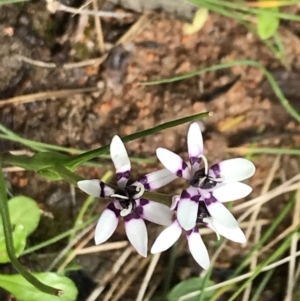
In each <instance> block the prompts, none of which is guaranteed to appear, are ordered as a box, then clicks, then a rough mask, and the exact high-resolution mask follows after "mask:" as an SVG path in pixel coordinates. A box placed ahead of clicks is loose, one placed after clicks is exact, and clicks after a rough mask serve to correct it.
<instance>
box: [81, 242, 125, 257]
mask: <svg viewBox="0 0 300 301" xmlns="http://www.w3.org/2000/svg"><path fill="white" fill-rule="evenodd" d="M126 246H128V241H127V240H124V241H117V242H111V243H106V244H103V245H100V246H92V247H88V248H84V249H80V250H76V254H77V255H82V254H90V253H99V252H105V251H110V250H117V249H122V248H125V247H126Z"/></svg>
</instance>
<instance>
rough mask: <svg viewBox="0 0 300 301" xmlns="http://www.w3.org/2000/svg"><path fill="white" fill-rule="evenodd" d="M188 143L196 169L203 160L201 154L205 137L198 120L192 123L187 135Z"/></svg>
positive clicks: (191, 159) (193, 165)
mask: <svg viewBox="0 0 300 301" xmlns="http://www.w3.org/2000/svg"><path fill="white" fill-rule="evenodd" d="M187 145H188V153H189V158H190V162H191V165H192V168H193V169H195V170H194V171H196V170H197V169H198V168H199V165H200V162H201V159H199V155H202V154H203V138H202V133H201V129H200V126H199V124H198V123H197V122H193V123H192V124H191V125H190V128H189V131H188V135H187Z"/></svg>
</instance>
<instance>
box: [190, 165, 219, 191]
mask: <svg viewBox="0 0 300 301" xmlns="http://www.w3.org/2000/svg"><path fill="white" fill-rule="evenodd" d="M217 184H218V181H216V180H215V178H212V177H210V176H209V175H208V174H206V173H205V169H204V168H201V169H199V170H197V171H196V172H195V173H194V175H193V176H192V177H191V179H190V185H191V186H193V187H196V188H201V189H211V188H214V187H215V186H216V185H217Z"/></svg>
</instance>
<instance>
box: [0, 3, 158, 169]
mask: <svg viewBox="0 0 300 301" xmlns="http://www.w3.org/2000/svg"><path fill="white" fill-rule="evenodd" d="M0 1H1V0H0ZM0 129H1V130H2V131H4V130H3V129H6V128H5V127H4V126H3V125H1V124H0ZM6 130H7V129H6ZM9 132H10V131H9ZM10 133H11V132H10ZM0 139H5V140H9V141H14V142H18V143H20V144H22V145H25V146H27V147H29V148H31V149H33V150H34V151H37V152H49V151H57V152H65V153H69V154H74V155H80V154H83V153H85V152H86V151H85V150H80V149H76V148H69V147H64V146H58V145H53V144H48V143H44V142H37V141H33V140H29V139H25V138H22V137H20V136H18V135H16V134H14V135H13V136H12V135H8V134H7V133H6V134H0ZM101 157H102V158H106V159H110V155H108V154H102V155H101ZM130 160H131V162H137V163H155V158H136V157H130ZM7 163H9V162H7ZM93 164H95V163H93Z"/></svg>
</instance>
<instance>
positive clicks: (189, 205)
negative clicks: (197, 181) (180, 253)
mask: <svg viewBox="0 0 300 301" xmlns="http://www.w3.org/2000/svg"><path fill="white" fill-rule="evenodd" d="M199 198H200V196H199V195H198V191H197V189H195V188H193V187H189V188H188V189H186V190H183V192H182V193H181V196H180V200H179V203H178V209H177V219H178V221H179V223H180V225H181V227H182V228H183V229H184V230H191V229H193V228H194V227H195V224H196V219H197V213H198V204H199Z"/></svg>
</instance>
